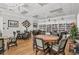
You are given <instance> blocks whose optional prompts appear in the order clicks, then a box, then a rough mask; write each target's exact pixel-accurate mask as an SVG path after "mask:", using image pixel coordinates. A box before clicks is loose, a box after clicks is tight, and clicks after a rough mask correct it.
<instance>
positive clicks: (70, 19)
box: [38, 15, 76, 24]
mask: <svg viewBox="0 0 79 59" xmlns="http://www.w3.org/2000/svg"><path fill="white" fill-rule="evenodd" d="M49 19H50V21H49ZM49 19H42V20H40V21H39V23H38V24H54V23H72V22H76V15H66V16H63V20H62V16H59V17H55V18H49Z"/></svg>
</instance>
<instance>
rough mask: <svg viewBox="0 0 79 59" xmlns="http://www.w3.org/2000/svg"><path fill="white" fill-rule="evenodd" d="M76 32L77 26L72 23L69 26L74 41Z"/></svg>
mask: <svg viewBox="0 0 79 59" xmlns="http://www.w3.org/2000/svg"><path fill="white" fill-rule="evenodd" d="M77 32H78V29H77V26H76V25H74V26H73V27H72V28H71V37H72V39H73V41H74V42H75V39H76V36H77Z"/></svg>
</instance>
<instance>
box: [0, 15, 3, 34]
mask: <svg viewBox="0 0 79 59" xmlns="http://www.w3.org/2000/svg"><path fill="white" fill-rule="evenodd" d="M0 32H1V33H3V17H2V16H0Z"/></svg>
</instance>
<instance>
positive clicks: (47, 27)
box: [39, 23, 71, 32]
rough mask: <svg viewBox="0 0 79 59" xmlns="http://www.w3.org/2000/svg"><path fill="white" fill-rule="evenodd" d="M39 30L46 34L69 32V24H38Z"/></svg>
mask: <svg viewBox="0 0 79 59" xmlns="http://www.w3.org/2000/svg"><path fill="white" fill-rule="evenodd" d="M39 29H40V30H43V31H47V32H50V31H51V32H53V31H58V32H62V31H68V32H69V31H70V29H71V23H61V24H40V25H39Z"/></svg>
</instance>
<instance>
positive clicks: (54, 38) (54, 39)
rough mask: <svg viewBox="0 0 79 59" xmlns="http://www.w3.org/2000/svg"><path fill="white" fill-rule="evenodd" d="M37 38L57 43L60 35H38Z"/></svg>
mask: <svg viewBox="0 0 79 59" xmlns="http://www.w3.org/2000/svg"><path fill="white" fill-rule="evenodd" d="M35 37H36V38H41V39H43V40H44V41H45V42H48V43H49V44H51V43H55V42H57V41H58V39H59V37H58V36H55V35H36V36H35Z"/></svg>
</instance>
